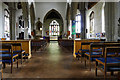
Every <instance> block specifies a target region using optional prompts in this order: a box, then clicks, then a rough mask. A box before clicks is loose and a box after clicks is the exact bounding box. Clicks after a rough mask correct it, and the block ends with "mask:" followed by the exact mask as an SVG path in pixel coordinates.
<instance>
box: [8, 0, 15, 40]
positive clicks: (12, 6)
mask: <svg viewBox="0 0 120 80" xmlns="http://www.w3.org/2000/svg"><path fill="white" fill-rule="evenodd" d="M8 5H9V10H10V40H15V39H16V38H15V36H16V34H15V31H16V25H15V23H16V21H15V20H16V19H15V15H16V5H15V2H10V3H9V4H8Z"/></svg>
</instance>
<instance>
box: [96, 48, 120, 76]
mask: <svg viewBox="0 0 120 80" xmlns="http://www.w3.org/2000/svg"><path fill="white" fill-rule="evenodd" d="M109 52H113V53H115V54H114V55H115V56H114V57H111V56H109V55H108V54H109ZM119 53H120V46H119V47H117V46H113V47H105V55H104V57H103V58H96V64H95V75H96V76H97V70H98V69H100V70H101V71H102V72H103V73H104V78H106V76H107V75H106V73H107V72H111V75H113V72H114V71H120V57H118V55H119Z"/></svg>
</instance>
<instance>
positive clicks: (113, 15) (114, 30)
mask: <svg viewBox="0 0 120 80" xmlns="http://www.w3.org/2000/svg"><path fill="white" fill-rule="evenodd" d="M117 6H118V3H117V2H106V3H105V31H106V38H107V41H117V39H118V24H117V22H118V18H119V17H118V8H117Z"/></svg>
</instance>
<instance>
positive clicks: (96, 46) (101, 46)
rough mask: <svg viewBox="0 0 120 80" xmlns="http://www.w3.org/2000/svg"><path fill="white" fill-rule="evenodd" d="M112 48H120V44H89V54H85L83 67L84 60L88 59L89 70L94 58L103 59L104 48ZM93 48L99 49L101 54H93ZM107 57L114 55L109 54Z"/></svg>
mask: <svg viewBox="0 0 120 80" xmlns="http://www.w3.org/2000/svg"><path fill="white" fill-rule="evenodd" d="M113 46H120V43H117V42H104V43H91V44H90V49H89V52H86V53H85V57H84V58H85V59H84V60H85V66H86V60H87V58H88V59H89V67H90V70H91V61H95V58H99V57H103V55H104V50H105V47H113ZM94 48H101V49H102V52H95V51H94ZM109 56H114V54H113V53H112V54H111V53H109Z"/></svg>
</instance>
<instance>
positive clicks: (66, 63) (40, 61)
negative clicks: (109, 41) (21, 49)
mask: <svg viewBox="0 0 120 80" xmlns="http://www.w3.org/2000/svg"><path fill="white" fill-rule="evenodd" d="M94 66H95V63H93V64H92V70H91V71H89V68H88V67H86V68H85V66H84V63H81V62H80V61H78V60H77V59H74V58H73V55H72V50H70V49H66V48H61V47H60V46H59V45H58V43H57V42H51V43H50V44H49V46H48V47H47V48H46V49H45V50H43V51H37V52H32V57H31V59H29V60H28V61H27V62H24V63H23V65H21V64H19V68H18V69H17V68H16V64H14V69H13V73H12V74H11V73H10V66H9V65H7V67H6V68H5V69H4V71H3V72H4V73H3V77H4V78H21V79H23V78H28V79H30V78H33V79H36V78H37V79H39V78H81V79H101V78H103V77H104V76H103V74H102V73H101V71H98V75H99V76H98V77H96V76H95V68H94ZM108 75H109V73H108ZM115 75H116V76H115V77H117V76H118V73H115ZM108 77H109V76H108ZM110 78H114V77H110Z"/></svg>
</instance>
